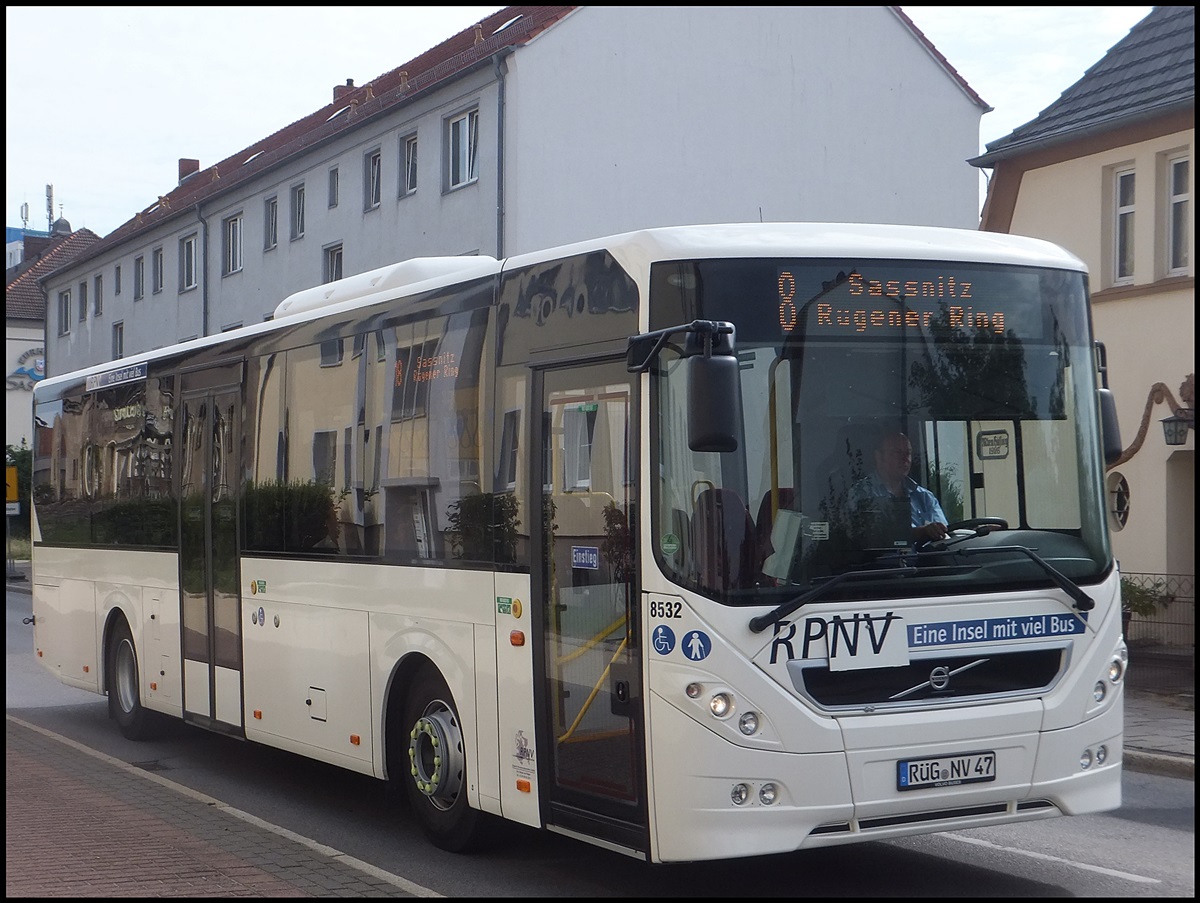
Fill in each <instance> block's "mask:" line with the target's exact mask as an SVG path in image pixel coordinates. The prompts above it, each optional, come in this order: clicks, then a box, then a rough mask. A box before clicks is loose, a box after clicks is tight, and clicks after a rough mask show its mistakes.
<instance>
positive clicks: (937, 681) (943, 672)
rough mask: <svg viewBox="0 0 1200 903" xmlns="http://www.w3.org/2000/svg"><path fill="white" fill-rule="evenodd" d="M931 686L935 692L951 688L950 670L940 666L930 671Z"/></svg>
mask: <svg viewBox="0 0 1200 903" xmlns="http://www.w3.org/2000/svg"><path fill="white" fill-rule="evenodd" d="M929 686H931V687H933V689H935V690H944V689H946V687H948V686H950V669H949V668H945V667H943V666H941V665H939V666H938V667H936V668H934V669H933V670H932V671H930V672H929Z"/></svg>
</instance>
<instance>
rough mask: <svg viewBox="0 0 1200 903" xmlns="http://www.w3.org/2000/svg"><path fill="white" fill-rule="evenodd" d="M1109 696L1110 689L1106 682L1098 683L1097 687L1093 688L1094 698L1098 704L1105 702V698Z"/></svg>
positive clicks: (1100, 681)
mask: <svg viewBox="0 0 1200 903" xmlns="http://www.w3.org/2000/svg"><path fill="white" fill-rule="evenodd" d="M1107 694H1108V689H1107V688H1106V687H1105V686H1104V681H1102V680H1098V681H1096V686H1094V687H1092V698H1093V699H1094V700H1096V702H1104V697H1105V696H1106V695H1107Z"/></svg>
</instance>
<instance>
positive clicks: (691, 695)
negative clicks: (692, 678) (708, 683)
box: [683, 683, 704, 699]
mask: <svg viewBox="0 0 1200 903" xmlns="http://www.w3.org/2000/svg"><path fill="white" fill-rule="evenodd" d="M703 690H704V688H703V687H702V686H700V684H697V683H691V684H688V685H687V686H686V687H685V688H684V690H683V692H685V693H687V698H688V699H695V698H696V697H698V696H699V695H700V693H701V692H702V691H703Z"/></svg>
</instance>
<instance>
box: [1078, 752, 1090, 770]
mask: <svg viewBox="0 0 1200 903" xmlns="http://www.w3.org/2000/svg"><path fill="white" fill-rule="evenodd" d="M1079 767H1080V768H1091V767H1092V751H1091V750H1090V749H1085V750H1084V751H1083V752H1082V753H1080V754H1079Z"/></svg>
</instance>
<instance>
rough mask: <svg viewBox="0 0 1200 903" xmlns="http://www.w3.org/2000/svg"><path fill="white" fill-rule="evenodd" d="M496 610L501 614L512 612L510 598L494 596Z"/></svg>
mask: <svg viewBox="0 0 1200 903" xmlns="http://www.w3.org/2000/svg"><path fill="white" fill-rule="evenodd" d="M496 611H497V612H499V613H500V614H502V615H511V614H512V599H510V598H508V597H507V596H497V597H496Z"/></svg>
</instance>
